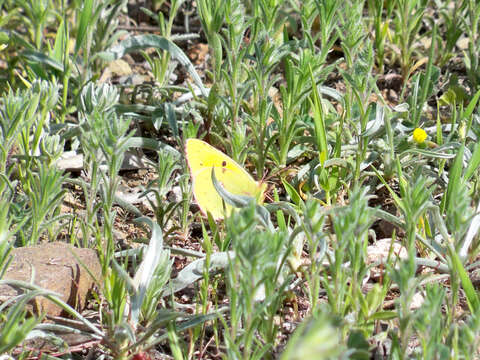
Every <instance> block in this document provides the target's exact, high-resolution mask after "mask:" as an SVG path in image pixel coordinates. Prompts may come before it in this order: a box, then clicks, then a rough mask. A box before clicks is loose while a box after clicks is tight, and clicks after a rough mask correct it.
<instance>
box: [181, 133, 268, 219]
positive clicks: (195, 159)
mask: <svg viewBox="0 0 480 360" xmlns="http://www.w3.org/2000/svg"><path fill="white" fill-rule="evenodd" d="M186 156H187V162H188V166H189V168H190V173H191V176H192V183H193V195H194V196H195V200H196V201H197V204H198V206H199V207H200V210H201V211H202V213H203V214H204V215H206V214H207V212H209V213H210V214H212V217H213V218H214V219H215V220H219V219H223V218H224V216H225V215H229V214H230V212H231V211H232V206H230V205H229V204H227V203H225V210H226V214H225V211H224V207H223V201H222V198H221V197H220V195H219V194H218V192H217V190H216V189H215V187H214V185H213V182H212V168H213V169H214V171H215V177H216V179H217V180H218V182H219V183H220V184H221V185H222V186H223V188H224V189H225V190H227V191H228V192H229V193H231V194H234V195H246V196H250V197H253V198H255V199H257V202H258V203H262V202H263V197H264V192H265V190H266V184H264V183H258V182H256V181H255V180H254V179H253V178H252V177H251V175H250V174H249V173H248V172H246V171H245V169H244V168H242V167H241V166H240V165H239V164H237V163H236V162H235V161H234V160H232V159H231V158H229V157H228V156H227V155H225V154H224V153H222V152H221V151H219V150H217V149H215V148H214V147H213V146H211V145H209V144H207V143H206V142H205V141H202V140H198V139H188V140H187V143H186Z"/></svg>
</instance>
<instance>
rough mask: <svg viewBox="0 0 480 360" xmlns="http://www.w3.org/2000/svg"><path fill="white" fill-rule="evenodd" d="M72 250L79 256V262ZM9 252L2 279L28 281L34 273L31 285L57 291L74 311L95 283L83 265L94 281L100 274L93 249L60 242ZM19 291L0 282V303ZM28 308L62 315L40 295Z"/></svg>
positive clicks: (58, 309) (80, 305)
mask: <svg viewBox="0 0 480 360" xmlns="http://www.w3.org/2000/svg"><path fill="white" fill-rule="evenodd" d="M72 252H74V253H75V255H76V256H77V257H78V259H80V260H79V261H78V260H77V259H76V258H75V257H74V255H73V254H72ZM11 255H12V256H13V259H12V262H11V263H10V265H9V267H8V269H7V271H6V273H5V274H4V276H3V278H2V280H21V281H25V282H30V280H31V277H32V274H34V279H33V283H34V284H35V285H37V286H39V287H41V288H43V289H47V290H50V291H53V292H55V293H57V294H59V295H60V298H61V299H62V300H63V301H65V302H66V303H67V304H69V305H70V306H72V307H73V308H76V309H78V310H82V309H83V308H84V307H85V302H86V298H87V294H88V292H89V291H90V290H91V289H92V287H93V286H94V285H95V282H94V280H93V279H92V277H91V276H90V275H89V273H88V272H87V270H86V269H85V268H84V266H86V267H87V268H88V269H89V271H90V272H91V273H92V274H93V276H95V277H96V279H97V280H98V279H100V278H101V274H102V270H101V266H100V262H99V260H98V256H97V253H96V252H95V251H94V250H92V249H79V248H75V247H73V246H72V245H70V244H67V243H63V242H51V243H46V244H41V245H35V246H27V247H22V248H15V249H13V250H12V253H11ZM82 264H83V265H82ZM23 291H24V290H23V289H17V288H14V287H11V286H9V285H0V302H3V301H6V300H7V299H9V298H11V297H12V296H16V295H19V294H21V293H23ZM31 309H32V310H33V311H34V312H35V313H42V312H45V313H46V314H48V315H52V316H58V315H63V310H62V308H61V307H59V306H57V305H55V304H54V303H53V302H51V301H49V300H48V299H46V298H44V297H38V298H36V299H35V301H34V302H33V304H32V308H31Z"/></svg>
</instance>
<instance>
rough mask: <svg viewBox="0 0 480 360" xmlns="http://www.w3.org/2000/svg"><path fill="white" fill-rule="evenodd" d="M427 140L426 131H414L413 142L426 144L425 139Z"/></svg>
mask: <svg viewBox="0 0 480 360" xmlns="http://www.w3.org/2000/svg"><path fill="white" fill-rule="evenodd" d="M426 138H427V133H426V132H425V130H423V129H420V128H416V129H415V130H413V141H415V142H416V143H417V144H423V143H424V142H425V139H426Z"/></svg>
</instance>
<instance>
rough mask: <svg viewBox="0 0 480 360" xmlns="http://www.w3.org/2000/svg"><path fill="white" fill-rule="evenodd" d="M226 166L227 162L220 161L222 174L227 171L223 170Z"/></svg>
mask: <svg viewBox="0 0 480 360" xmlns="http://www.w3.org/2000/svg"><path fill="white" fill-rule="evenodd" d="M225 166H227V162H226V161H225V160H223V161H222V172H223V173H224V172H225V171H226V170H227V169H226V168H225Z"/></svg>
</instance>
